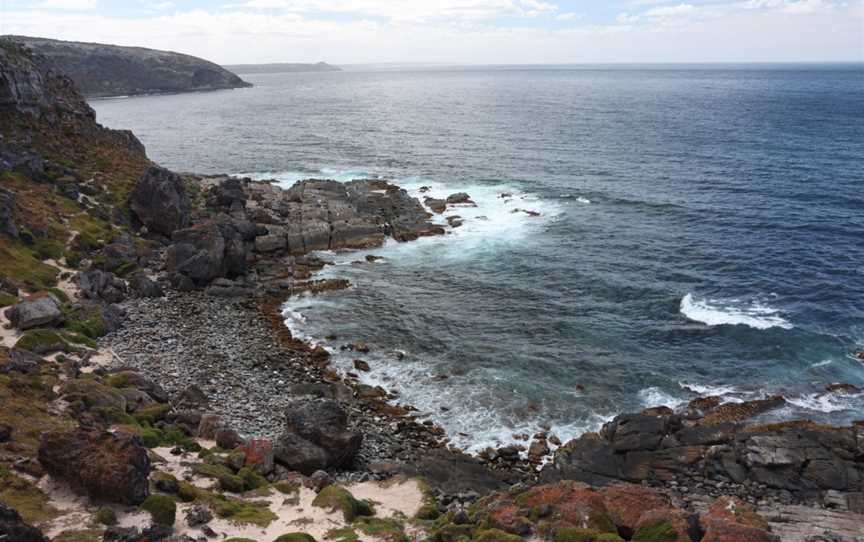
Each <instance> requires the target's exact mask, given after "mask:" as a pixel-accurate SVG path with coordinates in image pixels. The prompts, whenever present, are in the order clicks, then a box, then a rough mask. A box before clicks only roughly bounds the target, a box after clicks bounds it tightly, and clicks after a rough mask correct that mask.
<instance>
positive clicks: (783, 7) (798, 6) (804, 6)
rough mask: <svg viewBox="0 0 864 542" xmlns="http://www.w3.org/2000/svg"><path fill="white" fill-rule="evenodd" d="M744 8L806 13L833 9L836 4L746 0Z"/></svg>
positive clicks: (823, 0)
mask: <svg viewBox="0 0 864 542" xmlns="http://www.w3.org/2000/svg"><path fill="white" fill-rule="evenodd" d="M742 7H744V8H745V9H770V10H776V11H780V12H782V13H792V14H799V13H800V14H807V13H817V12H824V11H829V10H833V9H835V8H836V7H837V5H836V4H835V3H833V2H830V1H828V0H748V1H747V2H744V3H743V4H742Z"/></svg>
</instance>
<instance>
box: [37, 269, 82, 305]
mask: <svg viewBox="0 0 864 542" xmlns="http://www.w3.org/2000/svg"><path fill="white" fill-rule="evenodd" d="M44 263H46V264H48V265H50V266H52V267H56V268H57V269H59V270H60V274H61V275H67V277H68V278H65V279H59V280H58V281H57V289H58V290H60V291H61V292H63V293H64V294H66V295H67V296H68V297H69V299H73V300H74V299H78V293H79V292H80V291H81V289H80V288H78V285H77V284H75V283H74V282H72V277H74V276H75V274H76V273H78V271H76V270H74V269H71V268H69V267H66V266H64V265H62V264H60V263H59V262H58V261H56V260H45V262H44Z"/></svg>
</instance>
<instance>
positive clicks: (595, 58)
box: [0, 0, 864, 64]
mask: <svg viewBox="0 0 864 542" xmlns="http://www.w3.org/2000/svg"><path fill="white" fill-rule="evenodd" d="M0 34H22V35H29V36H40V37H49V38H57V39H65V40H78V41H92V42H101V43H114V44H119V45H136V46H143V47H151V48H155V49H167V50H173V51H179V52H183V53H188V54H192V55H196V56H201V57H204V58H207V59H208V60H212V61H215V62H219V63H222V64H239V63H264V62H317V61H326V62H330V63H333V64H365V63H444V64H452V63H458V64H535V63H537V64H543V63H594V62H599V63H611V62H623V63H629V62H823V61H864V0H686V1H681V0H677V1H668V0H617V1H616V0H612V1H607V2H600V1H595V0H590V1H589V0H410V1H409V0H126V1H120V0H0Z"/></svg>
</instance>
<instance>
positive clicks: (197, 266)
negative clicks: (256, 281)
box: [166, 217, 248, 286]
mask: <svg viewBox="0 0 864 542" xmlns="http://www.w3.org/2000/svg"><path fill="white" fill-rule="evenodd" d="M172 241H173V244H172V245H171V247H169V249H168V256H167V261H166V266H167V268H168V270H169V271H170V272H175V273H180V274H182V275H185V276H187V277H189V278H190V279H192V281H193V282H194V283H195V284H197V285H199V286H203V285H207V284H209V283H210V282H212V281H213V280H214V279H217V278H220V277H227V278H231V277H237V276H239V275H243V274H245V273H246V270H247V258H248V249H247V247H246V245H245V243H244V241H243V238H242V235H241V233H240V231H239V230H238V229H237V228H236V227H235V224H234V223H233V222H232V221H231V220H230V219H227V218H226V217H222V218H220V219H219V220H216V221H211V222H206V223H203V224H199V225H197V226H195V227H193V228H187V229H183V230H178V231H176V232H174V235H173V236H172Z"/></svg>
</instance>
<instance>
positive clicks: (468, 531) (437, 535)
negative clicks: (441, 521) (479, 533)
mask: <svg viewBox="0 0 864 542" xmlns="http://www.w3.org/2000/svg"><path fill="white" fill-rule="evenodd" d="M474 530H475V527H474V526H473V525H455V524H452V523H449V524H447V525H444V526H442V527H440V528H438V529H436V530H435V531H433V532H432V539H433V540H435V542H457V540H460V539H462V538H465V539H468V540H470V539H471V538H473V536H474Z"/></svg>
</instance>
